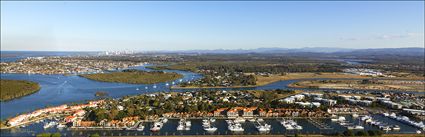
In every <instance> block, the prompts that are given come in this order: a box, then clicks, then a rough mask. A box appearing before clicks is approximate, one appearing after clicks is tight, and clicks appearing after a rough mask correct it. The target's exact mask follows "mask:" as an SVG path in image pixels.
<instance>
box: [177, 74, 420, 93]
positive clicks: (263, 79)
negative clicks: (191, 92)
mask: <svg viewBox="0 0 425 137" xmlns="http://www.w3.org/2000/svg"><path fill="white" fill-rule="evenodd" d="M321 78H323V79H359V80H360V79H381V80H424V78H423V77H392V78H390V77H370V76H360V75H354V74H347V73H339V72H334V73H288V74H286V75H276V74H272V75H255V79H256V85H249V86H228V87H225V86H186V87H181V86H172V87H171V89H220V88H254V87H259V86H264V85H268V84H271V83H274V82H278V81H282V80H300V79H321Z"/></svg>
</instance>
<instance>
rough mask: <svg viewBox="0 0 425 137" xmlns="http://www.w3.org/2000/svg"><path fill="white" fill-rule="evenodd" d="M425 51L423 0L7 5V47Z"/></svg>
mask: <svg viewBox="0 0 425 137" xmlns="http://www.w3.org/2000/svg"><path fill="white" fill-rule="evenodd" d="M261 47H281V48H302V47H338V48H356V49H358V48H399V47H424V1H408V2H401V1H399V2H397V1H381V2H372V1H350V2H347V1H346V2H344V1H330V2H329V1H328V2H324V1H323V2H321V1H319V2H312V1H300V2H290V1H268V2H259V1H233V2H224V1H221V2H220V1H198V2H195V1H189V2H188V1H186V2H183V1H174V2H173V1H157V2H149V1H127V2H115V1H94V2H83V1H72V2H63V1H62V2H60V1H56V2H55V1H47V2H42V1H38V2H37V1H35V2H28V1H26V2H24V1H15V2H13V1H1V50H3V51H4V50H20V51H22V50H24V51H35V50H36V51H117V50H119V51H122V50H137V51H153V50H192V49H255V48H261Z"/></svg>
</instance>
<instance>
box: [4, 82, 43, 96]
mask: <svg viewBox="0 0 425 137" xmlns="http://www.w3.org/2000/svg"><path fill="white" fill-rule="evenodd" d="M0 87H1V88H0V89H1V90H0V93H1V96H0V101H6V100H12V99H14V98H18V97H22V96H26V95H29V94H32V93H35V92H37V91H38V90H40V85H38V83H36V82H32V81H26V80H5V79H1V80H0Z"/></svg>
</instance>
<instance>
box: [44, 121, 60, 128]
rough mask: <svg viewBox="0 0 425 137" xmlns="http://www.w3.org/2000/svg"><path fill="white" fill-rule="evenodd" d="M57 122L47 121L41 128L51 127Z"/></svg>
mask: <svg viewBox="0 0 425 137" xmlns="http://www.w3.org/2000/svg"><path fill="white" fill-rule="evenodd" d="M57 124H58V123H57V122H55V121H51V122H49V123H46V124H44V126H43V128H51V127H53V126H55V125H57Z"/></svg>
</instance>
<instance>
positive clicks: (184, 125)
mask: <svg viewBox="0 0 425 137" xmlns="http://www.w3.org/2000/svg"><path fill="white" fill-rule="evenodd" d="M190 126H191V123H190V121H186V120H185V119H180V121H179V125H178V126H177V130H190Z"/></svg>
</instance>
